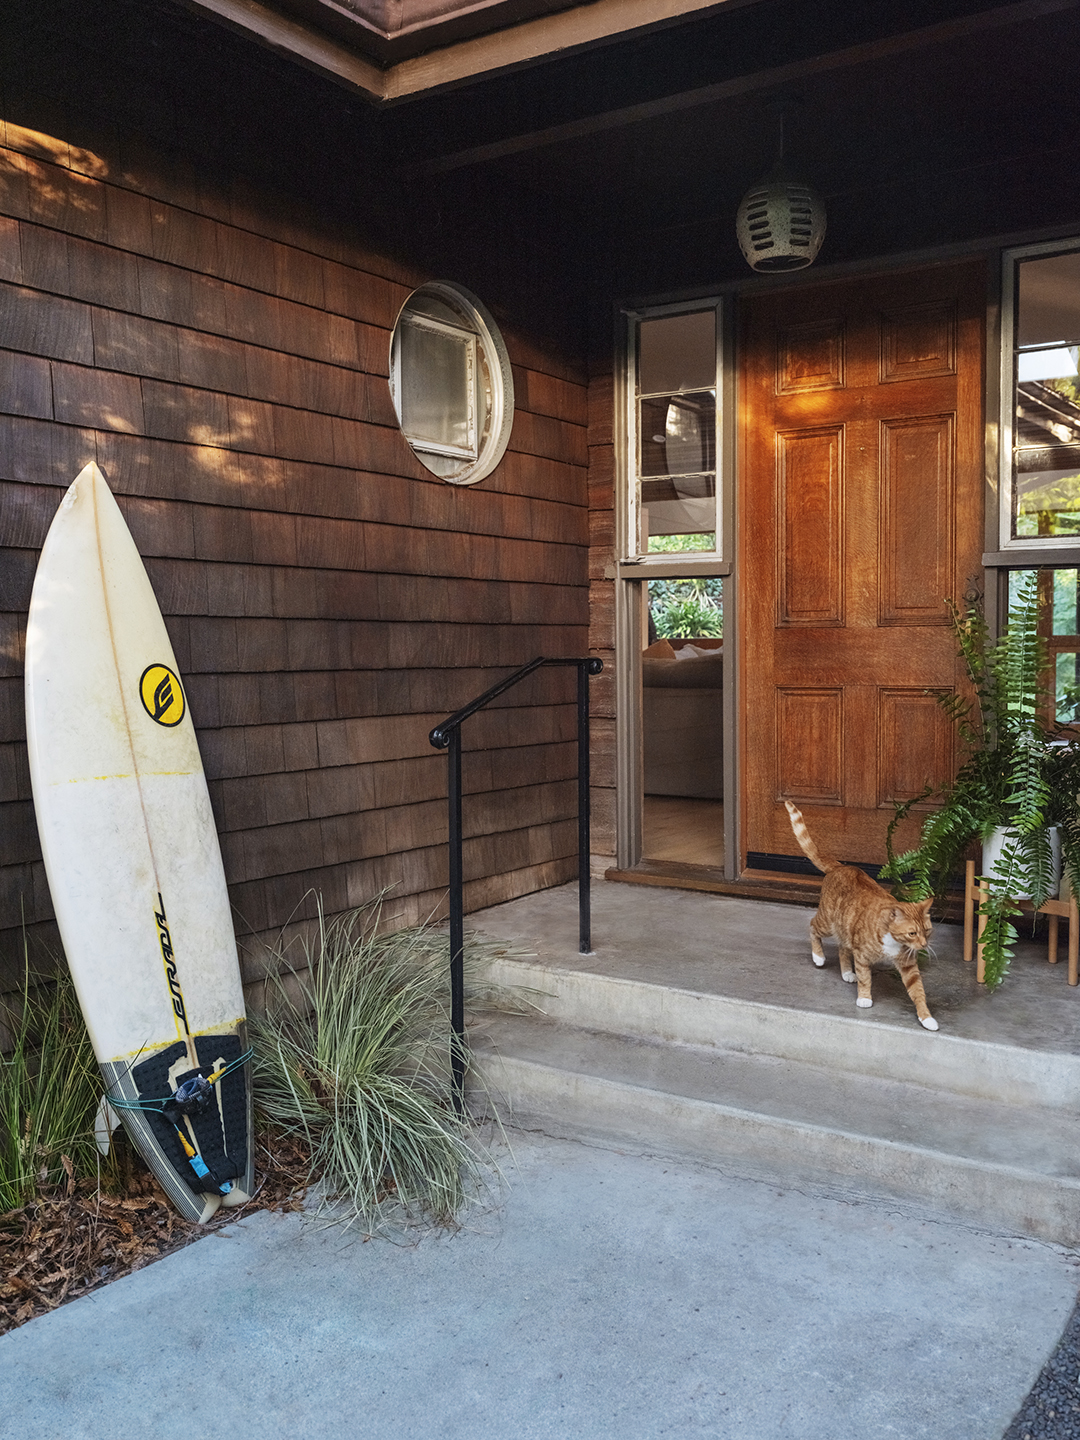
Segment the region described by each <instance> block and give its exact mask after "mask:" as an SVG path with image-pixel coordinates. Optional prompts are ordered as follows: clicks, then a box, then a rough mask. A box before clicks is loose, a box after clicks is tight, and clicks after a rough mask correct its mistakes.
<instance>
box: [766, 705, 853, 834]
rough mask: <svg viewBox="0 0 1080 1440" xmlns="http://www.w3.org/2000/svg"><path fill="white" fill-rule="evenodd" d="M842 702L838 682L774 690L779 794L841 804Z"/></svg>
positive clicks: (815, 801) (791, 798)
mask: <svg viewBox="0 0 1080 1440" xmlns="http://www.w3.org/2000/svg"><path fill="white" fill-rule="evenodd" d="M843 704H844V695H843V691H842V690H841V689H840V687H839V686H834V687H831V688H821V689H802V688H796V687H791V688H783V689H778V690H777V692H776V756H777V778H778V781H779V792H780V795H779V798H780V799H782V800H794V801H812V802H814V803H815V804H818V805H841V804H843V799H844V796H843V779H842V775H843V765H842V756H843V743H842V742H843V719H844V715H843Z"/></svg>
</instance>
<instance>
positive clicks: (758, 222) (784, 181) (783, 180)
mask: <svg viewBox="0 0 1080 1440" xmlns="http://www.w3.org/2000/svg"><path fill="white" fill-rule="evenodd" d="M735 233H736V235H737V236H738V240H739V248H740V250H742V253H743V255H744V256H745V258H746V263H747V264H748V265H749V266H750V268H751V270H762V271H765V272H766V273H768V272H772V273H774V274H775V273H778V272H779V273H782V272H783V271H785V270H803V269H805V268H806V266H807V265H812V264H813V263H814V261H815V259H816V258H817V253H818V251H819V250H820V249H821V242H822V240H824V238H825V206H824V205H823V204H822V203H821V200H820V199H819V198H818V196H817V195H816V194H815V193H814V191H813V190H811V188H810V186H809V185H806V184H804V183H803V182H802V181H801V180H796V179H795V177H794V176H793V175H791V174H790V172H789V171H788V170H787V168H786V167H785V165H784V116H783V112H781V115H780V155H779V157H778V158H777V161H776V164H775V165H774V166H773V168H772V169H771V170H770V171H769V173H768V174H767V175H765V176H764V177H763V178H762V179H761V180H759V181H758V183H757V184H756V185H751V186H750V189H749V190H748V191H747V192H746V194H745V195H744V196H743V198H742V202H741V204H740V205H739V211H738V215H737V216H736V219H735Z"/></svg>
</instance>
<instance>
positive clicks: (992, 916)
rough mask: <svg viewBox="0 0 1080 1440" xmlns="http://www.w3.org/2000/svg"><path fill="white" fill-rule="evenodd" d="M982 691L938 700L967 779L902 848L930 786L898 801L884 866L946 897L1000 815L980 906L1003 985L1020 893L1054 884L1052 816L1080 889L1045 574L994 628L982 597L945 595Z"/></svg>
mask: <svg viewBox="0 0 1080 1440" xmlns="http://www.w3.org/2000/svg"><path fill="white" fill-rule="evenodd" d="M946 604H947V605H948V607H949V613H950V617H951V620H952V626H953V632H954V634H955V636H956V640H957V646H958V649H959V652H960V658H961V659H962V661H963V662H964V666H965V668H966V670H967V673H968V677H969V679H970V681H971V685H972V688H973V690H974V692H975V698H974V699H973V700H968V699H965V698H964V697H962V696H959V695H956V694H953V693H947V694H942V695H939V696H938V700H939V703H940V704H941V706H942V708H943V710H944V711H945V713H946V714H947V715H948V717H949V719H950V720H951V721H952V722H953V724H954V725H955V726H956V729H957V733H958V736H959V739H960V741H961V746H962V748H963V750H965V751H966V758H965V760H964V761H963V763H962V765H961V766H960V769H959V771H958V772H957V776H956V779H955V780H954V781H953V783H952V784H951V785H950V786H948V787H947V788H946V789H945V790H944V791H943V792H941V796H940V798H941V805H940V808H938V809H937V810H935V811H934V812H933V813H931V814H930V815H929V816H927V819H926V821H925V823H924V824H923V829H922V836H921V839H920V842H919V845H918V847H917V848H916V849H914V850H910V851H908V852H907V853H906V854H903V855H895V854H894V853H893V847H892V841H893V835H894V834H895V831H896V827H897V825H898V824H899V823H900V821H901V820H903V819H904V818H905V817H906V816H907V815H908V814H909V813H910V811H911V808H912V806H913V805H915V804H917V803H918V802H919V801H922V800H925V799H927V798H928V797H929V795H930V794H931V793H932V792H931V791H929V790H927V791H924V792H923V794H921V795H918V796H916V797H915V798H914V799H912V800H909V801H907V802H905V803H904V804H901V805H897V807H896V815H895V817H894V819H893V822H892V824H891V825H890V826H889V837H888V842H887V844H888V854H889V860H888V864H887V865H886V866H885V868H884V870H883V871H882V877H883V878H885V879H892V880H894V881H896V882H898V886H897V889H898V893H899V894H901V895H902V896H903V897H904V898H906V899H911V900H924V899H926V898H928V897H929V896H931V895H936V896H938V897H941V896H943V895H944V893H945V891H946V890H947V889H948V885H949V880H950V877H951V876H952V874H953V873H954V872H955V870H956V868H957V866H958V864H959V862H960V860H961V858H962V856H963V854H964V851H965V850H966V849H967V848H968V847H969V846H970V845H972V844H974V843H976V842H982V841H984V840H986V839H987V838H988V837H989V836H990V834H991V832H992V831H994V830H995V829H997V828H998V827H999V826H1006V827H1008V828H1009V830H1010V832H1011V833H1010V836H1009V838H1008V839H1007V840H1006V843H1005V845H1004V847H1003V849H1002V853H1001V858H1000V860H999V861H998V863H997V865H996V866H995V868H994V872H993V873H992V874H991V875H987V876H984V877H983V880H984V883H985V886H986V888H987V890H988V894H987V896H986V899H985V900H984V902H983V904H982V905H981V906H980V913H981V914H983V915H984V916H985V917H986V928H985V930H984V932H983V958H984V962H985V977H986V985H987V988H988V989H990V990H993V989H996V988H997V986H998V985H1000V984H1001V982H1002V980H1003V979H1004V978H1005V976H1006V974H1007V973H1008V969H1009V964H1010V961H1011V959H1012V955H1013V947H1014V945H1015V942H1016V938H1017V935H1016V928H1015V926H1014V925H1013V923H1012V922H1013V919H1014V918H1015V916H1017V915H1018V914H1019V913H1020V908H1019V906H1018V905H1017V904H1016V901H1015V899H1014V897H1015V896H1016V895H1030V896H1031V898H1032V901H1033V903H1034V904H1035V905H1036V906H1039V905H1042V904H1043V903H1044V901H1045V900H1046V899H1047V897H1048V895H1049V892H1050V886H1051V884H1052V864H1053V862H1052V857H1051V850H1050V838H1049V830H1050V827H1052V826H1054V825H1057V826H1058V827H1059V830H1060V833H1061V838H1062V857H1063V862H1064V868H1065V871H1066V873H1067V874H1068V876H1069V879H1070V881H1071V883H1072V884H1073V886H1074V887H1075V888H1076V889H1077V890H1078V891H1080V814H1078V810H1077V792H1078V791H1080V744H1078V743H1077V742H1076V741H1075V740H1072V739H1068V738H1063V737H1061V736H1060V734H1059V733H1058V732H1057V731H1056V730H1055V729H1054V728H1052V727H1047V726H1046V724H1045V723H1044V721H1043V719H1042V707H1043V700H1044V694H1043V683H1044V676H1045V675H1046V673H1047V663H1046V662H1047V656H1046V646H1045V642H1044V641H1043V640H1042V638H1041V636H1040V635H1039V633H1038V619H1039V594H1038V575H1037V572H1035V571H1032V572H1031V574H1030V575H1027V576H1025V577H1024V579H1023V580H1022V582H1021V584H1020V586H1019V588H1018V590H1017V594H1016V598H1015V602H1014V604H1013V605H1012V607H1011V609H1010V611H1009V624H1008V628H1007V630H1006V631H1005V632H1004V634H1003V635H1001V637H1000V638H999V639H997V640H992V639H991V637H990V633H989V630H988V628H987V625H986V620H985V617H984V615H983V613H982V609H981V607H980V606H979V605H978V604H973V605H968V606H965V607H964V608H963V609H961V608H960V607H959V606H957V605H956V604H955V603H954V602H953V601H951V600H950V601H946Z"/></svg>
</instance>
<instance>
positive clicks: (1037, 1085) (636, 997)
mask: <svg viewBox="0 0 1080 1440" xmlns="http://www.w3.org/2000/svg"><path fill="white" fill-rule="evenodd" d="M587 965H588V960H587V958H584V959H578V958H577V957H574V961H573V963H572V964H569V963H568V964H563V965H560V964H558V963H551V962H546V961H544V960H541V959H535V960H532V959H528V958H520V957H514V958H507V957H500V958H497V959H495V960H494V961H492V962H491V963H490V965H489V967H488V969H487V972H486V978H487V980H488V981H489V982H490V983H491V984H492V985H494V986H496V987H498V988H499V989H500V990H502V991H509V992H514V991H517V992H520V994H521V996H522V999H523V1003H525V1004H527V1005H531V1006H533V1007H535V1008H536V1010H537V1011H538V1012H540V1013H542V1014H544V1015H546V1016H547V1017H548V1018H550V1019H552V1020H558V1021H562V1022H565V1023H567V1024H571V1025H575V1026H580V1027H583V1028H585V1029H588V1030H595V1031H602V1032H606V1033H608V1034H612V1035H622V1036H636V1037H639V1038H641V1039H645V1040H649V1041H670V1042H673V1043H676V1044H681V1045H692V1046H715V1047H718V1048H720V1049H722V1050H725V1051H729V1052H737V1053H745V1054H749V1055H754V1056H771V1057H774V1058H776V1059H782V1060H790V1061H794V1062H798V1063H803V1064H808V1065H818V1066H823V1067H825V1068H826V1069H827V1070H828V1072H829V1073H830V1074H831V1075H833V1076H836V1075H838V1074H840V1073H847V1074H850V1075H859V1076H868V1077H872V1078H875V1079H879V1080H885V1081H898V1082H910V1081H912V1080H915V1081H917V1082H918V1083H919V1084H920V1085H921V1086H924V1087H927V1088H929V1089H931V1090H935V1091H939V1092H942V1095H943V1098H944V1097H946V1096H957V1097H968V1098H972V1099H983V1100H989V1101H993V1102H997V1103H1000V1104H1005V1105H1015V1106H1021V1107H1023V1106H1034V1107H1044V1108H1046V1109H1049V1110H1059V1111H1067V1112H1076V1111H1078V1110H1080V1055H1077V1054H1074V1053H1071V1052H1069V1051H1068V1050H1064V1049H1053V1050H1051V1049H1038V1048H1034V1043H1032V1044H1026V1045H1019V1044H1004V1043H1001V1042H999V1041H993V1040H978V1039H970V1038H967V1037H964V1036H960V1035H953V1034H949V1033H947V1031H946V1030H945V1029H944V1028H943V1029H942V1030H939V1031H937V1032H934V1033H931V1032H929V1031H926V1030H924V1029H922V1027H921V1026H920V1025H919V1023H918V1020H917V1019H916V1016H915V1011H914V1007H913V1006H911V1005H910V1002H907V1001H905V1002H904V1008H901V1009H900V1011H899V1013H900V1016H901V1018H900V1020H898V1021H886V1020H883V1019H879V1018H878V1007H875V1008H874V1009H873V1010H870V1011H859V1010H856V1008H855V1005H854V993H853V992H854V986H851V987H845V986H843V985H842V984H841V985H838V986H836V987H835V988H836V989H837V990H838V991H842V992H844V993H845V998H846V996H847V995H848V994H850V997H851V1005H850V1008H851V1014H850V1015H836V1014H832V1015H830V1014H826V1013H823V1012H821V1011H819V1010H808V1009H802V1008H796V1007H794V1006H784V1005H778V1004H770V1003H766V1002H763V1001H757V1000H748V999H743V998H739V997H733V996H730V995H723V994H720V993H718V992H717V991H715V990H705V989H700V990H692V989H688V988H685V987H682V986H678V985H671V984H660V983H653V982H650V981H646V980H642V979H637V978H633V977H628V976H622V975H613V974H601V973H596V972H593V971H590V970H589V969H588V968H585V967H587ZM805 969H807V970H809V969H810V966H809V965H807V966H806V967H805ZM897 983H899V981H897ZM1072 998H1073V996H1072V994H1071V992H1070V993H1067V994H1066V995H1065V996H1064V999H1063V1003H1069V1002H1071V1000H1072ZM995 1003H1000V1004H1001V1005H1002V1006H1008V1005H1014V1004H1015V1003H1016V1002H1015V1001H1014V1000H1013V999H1012V998H1011V997H1010V996H1009V995H1007V994H1005V993H1004V992H1003V993H1002V994H1001V996H1000V1000H998V998H997V997H996V998H995ZM908 1012H910V1013H908ZM1037 1040H1038V1029H1037V1028H1036V1027H1033V1028H1032V1041H1033V1042H1037Z"/></svg>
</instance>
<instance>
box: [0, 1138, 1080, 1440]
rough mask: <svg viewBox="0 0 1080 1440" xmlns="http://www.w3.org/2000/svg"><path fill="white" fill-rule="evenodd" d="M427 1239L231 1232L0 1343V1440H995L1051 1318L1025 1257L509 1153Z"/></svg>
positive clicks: (743, 1185)
mask: <svg viewBox="0 0 1080 1440" xmlns="http://www.w3.org/2000/svg"><path fill="white" fill-rule="evenodd" d="M514 1151H515V1157H516V1165H514V1164H511V1163H510V1162H506V1173H507V1179H508V1182H509V1189H508V1191H507V1192H506V1193H505V1194H504V1195H503V1196H502V1198H501V1201H500V1203H499V1204H498V1205H496V1206H495V1207H494V1208H492V1209H489V1210H488V1211H486V1212H484V1213H478V1214H475V1215H474V1216H473V1218H472V1220H471V1222H470V1224H469V1226H468V1227H467V1229H466V1230H465V1231H464V1232H463V1233H460V1234H458V1235H456V1236H452V1237H428V1238H426V1239H424V1240H422V1241H421V1242H419V1243H417V1244H415V1245H413V1246H409V1247H402V1246H396V1245H392V1244H390V1243H388V1242H385V1241H372V1242H369V1243H364V1242H363V1241H361V1240H358V1239H354V1238H351V1237H350V1236H349V1235H347V1234H342V1233H341V1232H340V1231H338V1230H336V1229H318V1228H315V1226H313V1225H312V1224H311V1223H310V1222H306V1223H305V1221H304V1220H303V1219H302V1218H301V1217H297V1216H284V1217H282V1216H273V1215H268V1214H265V1213H263V1214H258V1215H256V1216H254V1217H252V1218H251V1219H247V1220H241V1221H239V1222H237V1223H236V1224H235V1225H233V1226H230V1227H228V1228H227V1229H224V1230H221V1231H218V1232H216V1233H213V1234H211V1235H209V1236H207V1238H206V1239H205V1240H203V1241H201V1242H200V1243H198V1244H197V1245H193V1246H191V1247H189V1248H188V1249H186V1250H183V1251H181V1252H179V1253H178V1254H175V1255H173V1256H170V1257H169V1258H167V1259H165V1260H162V1261H159V1262H158V1263H157V1264H155V1265H152V1266H150V1267H148V1268H147V1269H145V1270H142V1271H140V1272H138V1273H137V1274H135V1275H133V1276H130V1277H129V1278H127V1279H125V1280H120V1281H118V1282H116V1283H115V1284H113V1285H110V1286H108V1287H107V1288H106V1289H104V1290H101V1291H99V1292H98V1293H97V1294H95V1295H92V1296H89V1297H87V1298H86V1299H83V1300H79V1301H76V1302H75V1303H74V1304H71V1305H69V1306H66V1307H64V1308H63V1309H61V1310H58V1311H56V1312H54V1313H53V1314H52V1315H48V1316H45V1317H43V1318H41V1319H39V1320H34V1321H32V1322H31V1323H30V1324H28V1325H25V1326H24V1327H23V1328H22V1329H21V1330H17V1331H15V1332H13V1333H11V1334H10V1335H7V1336H5V1337H4V1338H3V1339H0V1416H2V1417H3V1421H2V1432H3V1434H4V1435H6V1436H11V1437H16V1436H17V1437H19V1440H46V1437H47V1440H61V1437H63V1440H104V1437H114V1436H129V1435H137V1434H141V1435H146V1436H150V1437H153V1440H192V1437H193V1436H204V1435H223V1434H228V1433H236V1434H243V1433H249V1432H250V1433H251V1434H252V1435H255V1436H258V1437H260V1440H277V1437H282V1440H284V1437H289V1440H294V1437H299V1436H305V1435H318V1436H325V1437H331V1440H337V1437H348V1440H352V1437H356V1436H363V1437H368V1436H371V1437H379V1440H382V1437H387V1440H391V1437H398V1436H413V1435H416V1436H422V1437H433V1440H495V1437H500V1440H533V1437H552V1440H556V1437H557V1440H591V1437H620V1440H647V1437H653V1436H678V1437H685V1440H693V1437H699V1436H700V1437H719V1440H728V1437H740V1440H773V1437H785V1440H839V1437H844V1436H857V1437H858V1440H878V1437H881V1440H884V1437H890V1440H898V1437H899V1440H915V1437H923V1436H925V1437H928V1440H942V1437H943V1436H948V1437H949V1440H999V1437H1000V1436H1001V1435H1002V1434H1003V1432H1004V1430H1005V1428H1006V1426H1007V1425H1008V1423H1009V1420H1010V1419H1011V1417H1012V1416H1013V1414H1014V1413H1015V1411H1016V1410H1017V1408H1018V1406H1019V1405H1020V1404H1021V1402H1022V1400H1023V1399H1024V1396H1025V1395H1026V1393H1027V1391H1028V1389H1029V1387H1030V1386H1031V1385H1032V1383H1033V1382H1034V1380H1035V1378H1036V1376H1037V1375H1038V1373H1039V1370H1040V1368H1041V1366H1042V1364H1043V1362H1044V1361H1045V1360H1046V1358H1047V1356H1048V1355H1049V1354H1050V1352H1051V1350H1052V1349H1053V1347H1054V1344H1055V1342H1056V1340H1057V1338H1058V1336H1059V1334H1060V1332H1061V1329H1062V1327H1063V1325H1064V1324H1065V1321H1066V1320H1067V1318H1068V1316H1069V1313H1070V1311H1071V1309H1072V1306H1073V1303H1074V1301H1075V1299H1076V1292H1077V1286H1078V1283H1080V1279H1078V1273H1077V1270H1076V1266H1075V1262H1074V1260H1073V1259H1071V1258H1070V1257H1069V1256H1067V1255H1065V1254H1064V1253H1063V1252H1061V1251H1059V1250H1056V1249H1054V1248H1053V1247H1050V1246H1047V1245H1042V1244H1039V1243H1037V1242H1033V1241H1023V1240H1015V1239H1005V1238H1001V1237H997V1236H994V1235H989V1234H985V1233H979V1232H977V1231H974V1230H971V1229H966V1228H964V1227H962V1226H959V1225H953V1224H949V1223H945V1222H942V1221H938V1220H932V1219H927V1218H919V1217H916V1216H912V1215H910V1214H904V1213H902V1212H901V1211H900V1210H899V1209H897V1208H896V1207H889V1206H886V1205H878V1204H872V1203H867V1202H861V1203H860V1202H854V1201H852V1202H845V1201H842V1200H836V1199H823V1198H821V1197H815V1196H813V1195H807V1194H801V1193H799V1192H798V1191H795V1190H791V1189H787V1190H785V1189H781V1188H777V1187H774V1186H770V1185H766V1184H761V1183H757V1182H754V1181H748V1180H734V1179H730V1178H727V1177H725V1176H724V1175H722V1174H721V1173H719V1172H717V1171H715V1170H711V1169H706V1168H698V1167H695V1166H693V1165H689V1164H674V1163H672V1162H670V1161H666V1160H659V1159H655V1158H651V1157H643V1156H639V1155H633V1154H623V1153H618V1152H615V1151H611V1150H604V1149H599V1148H594V1147H589V1146H585V1145H581V1144H577V1143H574V1142H571V1141H564V1140H552V1139H546V1138H543V1137H540V1136H535V1135H527V1136H526V1135H518V1136H516V1137H514Z"/></svg>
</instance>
